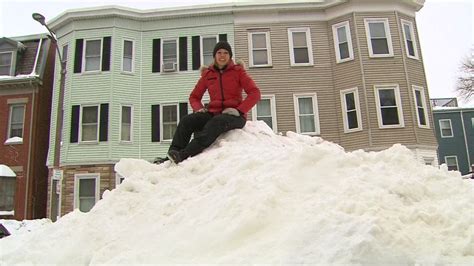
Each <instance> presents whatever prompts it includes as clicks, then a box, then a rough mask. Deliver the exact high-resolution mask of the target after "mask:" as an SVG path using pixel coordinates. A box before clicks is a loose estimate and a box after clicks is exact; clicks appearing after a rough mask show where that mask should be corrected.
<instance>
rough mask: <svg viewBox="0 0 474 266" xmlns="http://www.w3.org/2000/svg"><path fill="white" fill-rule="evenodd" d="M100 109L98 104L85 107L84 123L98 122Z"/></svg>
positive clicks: (83, 109) (83, 110)
mask: <svg viewBox="0 0 474 266" xmlns="http://www.w3.org/2000/svg"><path fill="white" fill-rule="evenodd" d="M98 110H99V108H97V106H88V107H83V108H82V112H83V114H82V123H97V120H98Z"/></svg>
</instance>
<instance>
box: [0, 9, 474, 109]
mask: <svg viewBox="0 0 474 266" xmlns="http://www.w3.org/2000/svg"><path fill="white" fill-rule="evenodd" d="M245 1H249V0H245ZM225 2H231V0H172V1H170V0H102V1H99V0H45V1H41V0H34V1H33V0H0V37H14V36H23V35H30V34H37V33H44V32H46V30H45V29H44V27H43V26H41V25H40V24H39V23H38V22H36V21H34V20H33V19H32V18H31V14H32V13H34V12H38V13H41V14H43V15H44V16H45V17H46V21H48V20H51V19H52V18H54V17H56V16H58V15H59V14H61V13H62V12H64V11H65V10H67V9H73V8H83V7H92V6H101V5H123V6H126V7H132V8H138V9H152V8H164V7H172V6H186V5H195V4H211V3H225ZM269 2H272V1H269ZM473 12H474V5H473V1H472V0H426V1H425V5H424V7H423V8H422V9H421V10H420V11H419V12H418V13H417V25H418V28H419V37H420V42H421V44H420V45H421V49H422V54H423V60H424V65H425V70H426V78H427V81H428V88H429V91H430V96H431V98H441V97H455V96H456V92H455V90H454V89H455V85H456V77H457V75H458V69H459V66H460V63H461V61H462V59H463V58H465V57H468V56H470V57H471V59H472V53H473V52H474V51H473V50H472V49H473V47H474V46H473V44H474V29H473V24H474V23H473ZM473 102H474V99H473V100H472V101H471V104H472V103H473ZM461 104H462V103H461Z"/></svg>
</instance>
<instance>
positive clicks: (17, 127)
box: [8, 104, 25, 138]
mask: <svg viewBox="0 0 474 266" xmlns="http://www.w3.org/2000/svg"><path fill="white" fill-rule="evenodd" d="M24 118H25V105H23V104H14V105H10V123H9V129H8V138H13V137H19V138H23V123H24Z"/></svg>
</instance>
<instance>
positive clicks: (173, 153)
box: [168, 150, 189, 164]
mask: <svg viewBox="0 0 474 266" xmlns="http://www.w3.org/2000/svg"><path fill="white" fill-rule="evenodd" d="M188 157H189V155H187V153H185V152H184V151H177V150H170V151H168V159H170V160H171V161H172V162H173V163H175V164H178V163H180V162H182V161H184V160H186V159H187V158H188Z"/></svg>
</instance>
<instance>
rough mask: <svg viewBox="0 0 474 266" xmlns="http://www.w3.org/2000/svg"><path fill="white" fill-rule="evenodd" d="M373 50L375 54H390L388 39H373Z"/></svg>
mask: <svg viewBox="0 0 474 266" xmlns="http://www.w3.org/2000/svg"><path fill="white" fill-rule="evenodd" d="M371 42H372V52H373V53H374V54H388V53H389V51H388V42H387V39H372V40H371Z"/></svg>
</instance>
